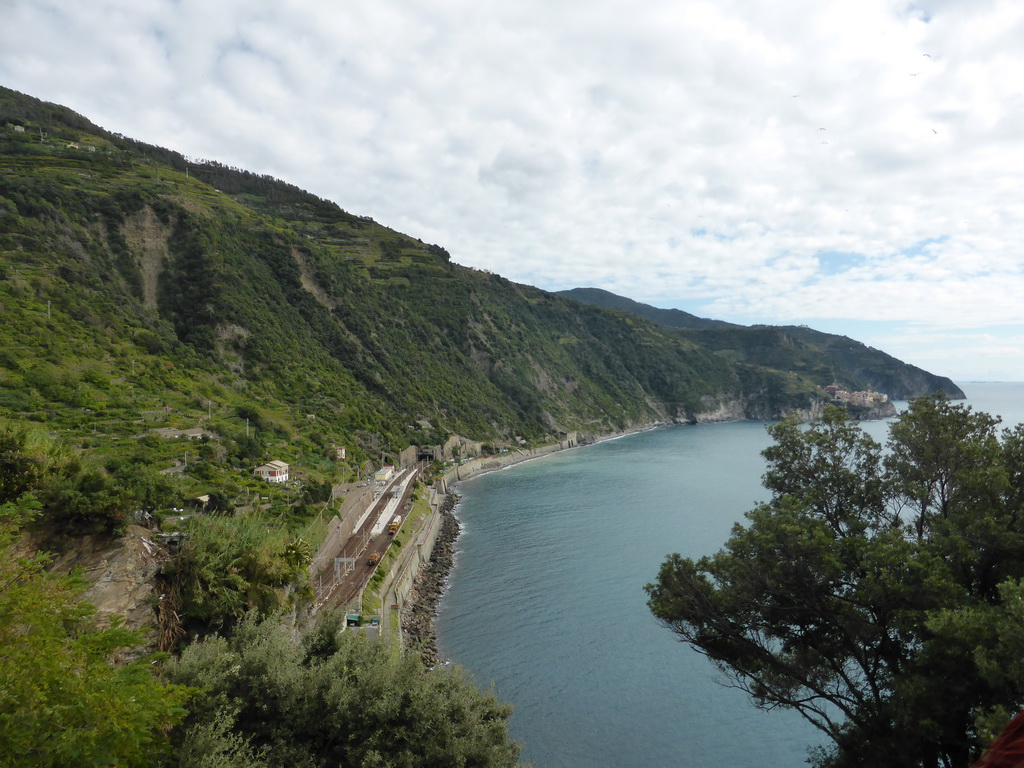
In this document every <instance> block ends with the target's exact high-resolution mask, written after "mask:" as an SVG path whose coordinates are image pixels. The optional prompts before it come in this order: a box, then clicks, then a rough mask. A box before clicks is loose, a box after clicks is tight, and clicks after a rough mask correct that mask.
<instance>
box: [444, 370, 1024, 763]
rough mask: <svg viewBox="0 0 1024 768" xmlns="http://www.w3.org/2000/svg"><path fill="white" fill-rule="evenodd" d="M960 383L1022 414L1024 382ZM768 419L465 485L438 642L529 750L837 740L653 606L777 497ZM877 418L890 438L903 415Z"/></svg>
mask: <svg viewBox="0 0 1024 768" xmlns="http://www.w3.org/2000/svg"><path fill="white" fill-rule="evenodd" d="M961 388H962V389H963V390H964V392H965V393H966V394H967V400H966V401H965V402H966V404H967V405H970V406H971V407H972V408H973V409H974V410H977V411H986V412H988V413H991V414H993V415H999V416H1001V417H1002V419H1003V425H1002V426H1012V425H1015V424H1018V423H1022V422H1024V384H1007V383H965V384H962V385H961ZM896 405H897V407H898V408H901V409H902V408H903V407H905V406H906V404H905V403H897V404H896ZM765 426H766V425H765V423H764V422H737V423H728V424H709V425H680V426H672V427H663V428H658V429H654V430H651V431H648V432H642V433H638V434H634V435H627V436H624V437H621V438H617V439H613V440H608V441H604V442H601V443H597V444H594V445H589V446H585V447H582V448H578V449H574V450H570V451H563V452H560V453H557V454H554V455H551V456H547V457H544V458H542V459H536V460H533V461H528V462H524V463H522V464H518V465H515V466H513V467H510V468H508V469H505V470H502V471H500V472H493V473H490V474H486V475H482V476H479V477H477V478H474V479H472V480H469V481H467V482H464V483H461V484H460V485H459V488H458V490H459V493H460V494H461V495H462V500H461V502H460V503H459V505H458V507H457V509H456V515H457V517H458V518H459V520H460V522H461V523H462V534H461V536H460V539H459V543H458V551H457V555H456V559H455V566H454V568H453V570H452V573H451V575H450V579H449V586H448V589H447V591H446V593H445V595H444V597H443V599H442V601H441V605H440V608H439V613H438V617H437V624H436V627H437V633H438V647H439V651H440V653H441V655H442V656H443V657H444V658H446V659H448V660H449V661H450V662H451V663H454V664H458V665H461V666H462V667H464V668H465V669H466V670H468V671H469V672H470V673H471V674H472V675H473V678H474V680H475V682H476V683H477V685H479V686H480V687H482V688H493V690H494V691H495V693H496V694H497V696H498V697H499V698H500V699H501V700H503V701H506V702H508V703H510V704H512V705H513V707H514V708H515V709H514V712H513V715H512V717H511V720H510V730H511V733H512V736H513V738H515V739H516V740H517V741H518V742H519V743H520V744H521V745H522V759H523V760H524V761H532V762H533V763H534V765H535V766H536V768H630V767H631V766H645V767H649V766H677V767H679V768H686V767H688V766H692V767H693V768H698V767H699V768H726V767H727V766H728V767H729V768H733V767H734V766H738V765H742V766H755V767H760V768H776V767H778V768H789V767H790V766H792V767H793V768H797V767H798V766H801V765H804V764H805V763H806V762H807V758H808V749H809V748H810V747H813V746H815V745H819V744H822V743H823V739H822V736H821V735H820V733H819V732H818V731H817V730H816V729H815V728H814V727H813V726H811V725H810V724H809V723H807V722H806V721H804V720H803V718H801V717H800V716H799V715H798V714H797V713H795V712H792V711H785V710H775V711H764V710H760V709H758V708H756V707H755V706H754V704H753V703H752V702H751V700H750V698H749V697H748V696H747V694H745V693H744V692H742V691H741V690H739V689H737V688H735V687H732V686H731V685H730V681H729V679H728V678H727V677H726V676H725V675H724V674H723V673H722V672H721V671H719V670H717V669H716V668H715V667H714V665H713V664H712V663H711V662H710V661H709V660H708V659H707V658H705V657H704V656H702V655H700V654H699V653H697V652H696V651H694V650H693V649H691V648H690V647H689V646H687V645H686V644H684V643H682V642H680V641H679V640H678V639H677V638H676V636H675V635H674V634H673V633H672V632H671V631H669V630H668V629H666V628H665V627H663V626H662V625H660V624H659V623H658V622H657V621H656V620H655V619H654V618H653V616H652V615H651V613H650V611H649V610H648V608H647V605H646V599H647V596H646V593H645V592H644V585H645V584H648V583H650V582H652V581H654V580H655V578H656V576H657V573H658V568H659V566H660V565H661V563H662V561H663V560H664V558H665V556H666V555H668V554H669V553H673V552H678V553H680V554H682V555H683V556H685V557H699V556H701V555H707V554H713V553H714V552H716V551H718V550H719V549H721V547H722V545H723V543H724V542H725V541H726V539H727V538H728V536H729V533H730V530H731V529H732V527H733V526H734V525H735V524H736V523H737V522H742V521H743V515H744V513H745V512H746V511H748V510H750V509H752V508H753V507H754V506H755V505H756V504H758V503H759V502H761V501H764V500H765V499H766V498H767V493H766V491H765V490H764V489H763V488H762V486H761V482H760V481H761V475H762V474H763V472H764V469H765V464H764V460H763V458H762V457H761V455H760V452H761V450H763V449H764V448H765V447H766V446H768V445H769V443H770V440H769V438H768V435H767V432H766V430H765ZM862 426H863V427H864V429H865V430H866V431H868V432H869V433H870V434H872V436H874V437H875V438H876V439H878V440H879V441H880V442H884V440H885V437H886V435H887V430H888V422H887V421H874V422H864V423H863V424H862Z"/></svg>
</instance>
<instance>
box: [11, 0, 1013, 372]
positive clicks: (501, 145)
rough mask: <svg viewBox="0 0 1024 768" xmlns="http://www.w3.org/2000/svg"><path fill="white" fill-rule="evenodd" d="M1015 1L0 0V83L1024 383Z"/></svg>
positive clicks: (232, 160)
mask: <svg viewBox="0 0 1024 768" xmlns="http://www.w3.org/2000/svg"><path fill="white" fill-rule="evenodd" d="M1022 40H1024V3H1021V2H1020V0H1008V1H1006V2H998V1H996V2H989V0H921V1H920V2H883V1H882V0H858V1H857V2H850V1H849V0H776V2H770V3H769V2H756V0H755V1H753V2H752V1H751V0H742V1H740V0H709V1H708V2H701V1H698V0H671V1H667V0H645V2H641V3H638V2H633V1H631V0H558V1H557V2H551V0H517V1H516V2H508V1H507V0H505V1H504V2H493V1H492V0H347V1H346V2H328V1H327V0H90V1H89V2H83V0H0V84H3V85H5V86H7V87H10V88H14V89H16V90H19V91H22V92H24V93H28V94H30V95H33V96H37V97H39V98H42V99H45V100H47V101H53V102H57V103H60V104H64V105H66V106H69V107H71V108H72V109H74V110H76V111H78V112H81V113H83V114H84V115H86V116H87V117H89V118H90V119H92V120H93V121H94V122H96V123H98V124H100V125H102V126H103V127H105V128H107V129H109V130H112V131H116V132H119V133H123V134H125V135H128V136H131V137H133V138H138V139H141V140H144V141H147V142H151V143H155V144H159V145H162V146H165V147H169V148H172V149H176V150H178V151H181V152H183V153H185V154H186V155H188V156H190V157H193V158H209V159H215V160H218V161H220V162H224V163H227V164H230V165H235V166H239V167H243V168H246V169H249V170H252V171H256V172H259V173H269V174H272V175H274V176H277V177H279V178H282V179H284V180H286V181H289V182H292V183H294V184H297V185H298V186H300V187H303V188H305V189H308V190H310V191H312V192H314V193H316V194H318V195H320V196H322V197H326V198H329V199H331V200H334V201H335V202H337V203H338V204H339V205H341V206H342V207H343V208H344V209H346V210H348V211H350V212H352V213H356V214H360V215H366V216H371V217H373V218H374V219H376V220H377V221H379V222H381V223H382V224H385V225H387V226H390V227H393V228H395V229H397V230H399V231H402V232H404V233H406V234H409V235H412V236H414V237H418V238H420V239H422V240H424V241H425V242H431V243H438V244H441V245H443V246H445V247H446V248H447V249H448V250H449V251H450V252H451V254H452V257H453V259H454V260H455V261H457V262H459V263H461V264H465V265H468V266H473V267H478V268H481V269H490V270H493V271H495V272H498V273H500V274H502V275H504V276H506V277H508V278H510V279H512V280H515V281H518V282H523V283H529V284H532V285H536V286H539V287H541V288H545V289H548V290H559V289H563V288H572V287H577V286H596V287H600V288H605V289H607V290H610V291H613V292H615V293H619V294H622V295H625V296H629V297H631V298H634V299H637V300H639V301H644V302H647V303H650V304H654V305H656V306H660V307H677V308H680V309H685V310H687V311H690V312H693V313H695V314H698V315H701V316H706V317H715V318H720V319H725V320H730V321H732V322H738V323H744V324H750V323H773V324H781V323H806V324H808V325H811V326H812V327H815V328H819V329H821V330H825V331H830V332H835V333H843V334H846V335H850V336H853V337H854V338H857V339H860V340H861V341H864V342H865V343H867V344H870V345H872V346H875V347H878V348H880V349H883V350H885V351H887V352H890V353H891V354H894V355H896V356H897V357H900V358H901V359H904V360H906V361H908V362H911V363H914V364H916V365H920V366H922V367H924V368H927V369H928V370H931V371H933V372H935V373H940V374H944V375H949V376H952V377H953V378H954V379H956V380H957V381H960V382H965V381H970V380H1004V381H1024V300H1022V297H1024V183H1022V182H1024V46H1022V45H1021V41H1022Z"/></svg>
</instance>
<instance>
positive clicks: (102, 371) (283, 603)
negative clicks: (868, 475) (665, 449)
mask: <svg viewBox="0 0 1024 768" xmlns="http://www.w3.org/2000/svg"><path fill="white" fill-rule="evenodd" d="M0 313H2V316H3V319H4V322H3V323H2V324H0V505H2V507H0V571H2V573H0V641H2V644H3V646H4V649H5V651H4V654H3V655H2V657H0V753H2V754H4V755H5V759H7V760H8V761H9V762H11V764H12V765H30V764H31V765H36V764H38V765H66V764H76V765H145V764H152V763H153V762H154V761H155V760H156V759H158V758H159V759H165V760H166V762H167V764H168V765H180V766H211V765H218V766H221V765H223V766H232V765H235V766H245V765H255V764H259V765H274V766H276V765H282V766H284V765H289V766H292V765H294V766H320V765H353V766H354V765H359V766H376V765H410V766H411V765H437V766H442V765H443V766H449V765H453V766H458V765H467V766H468V765H475V766H492V765H494V766H504V765H513V764H514V763H515V759H516V754H517V750H516V748H515V745H514V744H512V743H511V742H509V740H508V736H507V732H506V720H507V717H508V711H507V708H505V707H503V706H501V705H500V704H498V703H497V702H496V701H495V700H494V699H493V697H492V696H491V695H490V694H483V693H481V692H479V691H477V690H476V689H475V688H473V687H472V685H471V684H470V683H469V682H468V681H467V680H465V679H464V678H463V677H462V676H461V674H460V673H458V672H453V671H447V672H444V671H430V672H427V671H424V670H423V669H422V668H421V667H419V666H418V663H417V662H416V661H415V660H414V659H410V658H404V657H398V656H391V655H390V653H389V650H388V649H387V648H386V647H385V646H369V645H366V644H362V643H359V642H358V640H357V639H355V638H353V637H351V636H349V637H341V638H339V637H338V635H337V633H336V632H335V631H334V630H333V629H332V628H331V625H330V624H329V623H327V624H322V625H320V626H319V627H317V626H313V627H312V628H306V629H303V628H302V626H301V625H302V624H303V618H302V617H303V616H304V615H305V613H304V608H305V607H306V605H307V603H308V597H309V585H308V584H306V583H305V579H306V576H305V573H306V565H307V564H308V562H309V557H310V554H311V548H312V547H313V546H315V544H316V542H317V531H319V530H322V526H323V524H324V519H323V515H322V514H321V512H322V509H323V508H324V506H325V505H326V504H327V503H329V501H330V500H331V499H332V498H333V497H334V490H335V489H336V487H337V486H339V485H340V484H342V483H345V482H347V481H353V480H358V479H361V478H362V477H365V476H366V473H367V472H368V471H370V470H372V469H373V468H374V467H376V466H379V465H380V464H383V463H390V462H395V461H396V460H397V458H398V456H399V454H400V453H402V452H403V451H405V452H406V453H405V454H404V455H406V456H408V455H409V449H410V448H411V447H412V446H420V447H423V448H428V447H438V446H443V445H445V444H446V443H450V442H451V441H452V440H455V439H456V437H457V436H461V437H464V438H468V439H470V440H472V441H476V442H478V443H484V444H486V445H487V448H488V449H489V450H501V449H508V448H510V447H512V448H514V447H517V446H520V445H522V444H524V443H531V442H544V441H548V440H551V439H552V438H555V437H561V436H564V434H565V433H567V432H579V433H582V434H583V435H584V436H585V435H590V434H597V433H605V432H610V431H614V430H621V429H626V428H629V427H632V426H637V425H647V424H650V423H653V422H657V421H668V420H681V421H689V420H694V419H698V418H700V417H701V416H702V415H704V414H709V413H713V412H716V411H719V410H723V409H725V410H727V409H726V406H728V408H731V410H729V411H728V412H729V414H730V415H732V416H749V417H758V418H775V417H778V416H780V415H783V414H785V413H789V412H792V411H794V410H798V409H806V408H808V407H810V406H812V405H815V404H817V403H818V402H819V401H820V399H821V394H822V393H821V384H822V383H823V382H825V381H826V379H827V376H825V374H824V373H823V372H822V371H821V370H819V367H816V366H819V362H820V357H819V356H816V353H813V351H812V352H808V353H807V355H803V354H802V353H801V354H800V355H793V354H790V353H787V352H786V351H785V349H786V348H789V347H792V344H790V343H789V341H785V342H784V343H783V344H782V346H781V347H777V348H775V347H771V344H772V343H774V342H772V341H771V340H770V339H769V340H766V341H765V342H764V349H763V350H761V351H760V352H759V353H758V354H757V355H753V354H750V353H749V350H747V351H746V352H744V353H743V354H738V353H737V352H736V350H735V349H733V348H731V347H728V348H727V347H726V346H723V345H718V346H715V345H714V344H708V343H706V341H704V340H702V339H700V338H698V337H696V336H691V337H686V336H685V335H683V334H681V333H680V332H679V331H678V330H676V329H672V328H666V327H664V326H663V325H659V324H657V323H654V322H651V321H650V320H647V319H644V318H642V317H639V316H637V315H636V314H624V313H622V312H615V311H608V310H606V309H602V308H598V307H592V306H584V305H582V304H579V303H578V302H575V301H571V300H569V299H567V298H563V297H560V296H556V295H553V294H550V293H546V292H544V291H540V290H538V289H535V288H531V287H529V286H523V285H517V284H514V283H512V282H510V281H508V280H505V279H503V278H501V277H499V276H497V275H492V274H489V273H484V272H479V271H476V270H471V269H467V268H464V267H460V266H458V265H457V264H454V263H452V261H451V258H450V256H449V254H448V253H447V252H446V251H445V249H444V248H443V247H441V246H438V245H429V244H425V243H422V242H420V241H419V240H416V239H414V238H412V237H409V236H406V235H403V234H400V233H397V232H394V231H392V230H389V229H387V228H385V227H382V226H380V225H378V224H377V223H376V222H374V221H372V220H370V219H367V218H365V217H360V216H356V215H353V214H350V213H347V212H345V211H343V210H341V209H340V208H339V207H338V206H337V205H335V204H334V203H331V202H329V201H326V200H323V199H320V198H318V197H316V196H315V195H312V194H310V193H308V192H305V191H303V190H300V189H298V188H296V187H294V186H292V185H290V184H287V183H284V182H281V181H278V180H276V179H273V178H270V177H266V176H259V175H256V174H252V173H249V172H247V171H244V170H240V169H234V168H229V167H226V166H223V165H221V164H218V163H216V162H211V161H193V160H189V159H187V158H185V157H183V156H182V155H180V154H179V153H177V152H174V151H172V150H169V149H164V148H160V147H153V146H149V145H145V144H142V143H140V142H137V141H134V140H132V139H129V138H126V137H124V136H120V135H118V134H115V133H111V132H109V131H107V130H104V129H102V128H100V127H98V126H96V125H94V124H92V123H91V122H89V121H88V120H87V119H86V118H84V117H82V116H80V115H76V114H74V113H72V112H70V111H69V110H66V109H64V108H62V107H59V106H56V105H52V104H46V103H44V102H41V101H38V100H36V99H32V98H30V97H27V96H24V95H22V94H18V93H16V92H14V91H10V90H7V89H3V88H0ZM726 330H729V329H728V328H727V329H726ZM786 338H787V339H790V338H791V336H787V337H786ZM872 360H875V361H877V358H872ZM862 367H863V366H862ZM840 370H841V366H839V365H838V364H835V365H834V366H833V373H835V372H836V371H840ZM836 375H837V376H838V374H836ZM840 378H841V377H840ZM849 381H850V382H855V381H856V378H855V377H850V378H849ZM827 383H831V380H829V381H828V382H827ZM842 383H846V381H845V380H844V381H843V382H842ZM920 387H921V388H922V390H921V392H923V391H930V387H931V385H930V383H928V382H925V383H922V384H920ZM921 392H917V393H916V394H920V393H921ZM412 453H413V454H415V451H413V452H412ZM271 458H275V459H282V460H284V461H287V462H288V463H289V464H290V465H291V466H292V476H293V478H295V479H294V480H293V481H292V482H291V483H289V484H288V485H287V486H284V487H282V486H273V487H271V486H269V485H268V484H266V483H264V482H263V481H261V480H258V479H256V478H254V477H253V475H252V469H253V468H254V467H255V466H256V465H258V464H260V463H262V462H264V461H266V460H268V459H271ZM199 497H201V498H202V499H203V501H202V502H201V509H202V510H203V511H204V512H205V513H206V514H203V515H196V516H193V517H189V516H188V515H182V514H181V513H182V512H184V511H185V508H186V507H187V508H188V510H189V511H192V510H193V509H198V508H199V507H197V506H195V505H196V504H197V499H198V498H199ZM137 523H141V524H144V525H145V526H147V528H146V529H145V531H143V532H144V533H156V532H161V533H162V534H163V535H165V536H182V535H183V538H181V540H180V541H181V543H180V548H179V550H178V552H177V555H176V556H175V557H174V558H173V559H172V560H170V561H169V562H168V563H166V564H165V565H164V567H163V568H162V569H161V570H160V574H159V578H160V580H161V584H160V599H159V600H158V601H157V602H158V604H159V610H158V611H157V620H158V621H159V622H160V627H159V629H160V631H161V633H162V634H161V643H162V644H163V646H164V647H165V648H166V649H167V650H174V651H176V652H178V651H180V652H181V654H180V658H178V659H176V660H174V661H172V662H170V663H168V664H166V665H165V663H164V661H165V660H164V659H163V658H162V657H161V658H153V659H149V660H147V661H145V662H135V663H128V664H124V663H120V662H123V661H124V658H125V657H124V654H125V653H126V652H128V651H131V652H132V653H138V652H139V648H138V647H137V646H138V643H139V641H140V639H141V636H140V635H138V634H137V633H133V632H128V631H126V630H125V629H124V628H123V627H121V626H119V625H117V624H116V623H115V625H114V626H105V625H97V624H96V623H95V622H94V621H93V618H92V617H90V616H89V611H88V608H87V607H86V606H84V605H83V604H82V603H80V602H78V600H77V596H78V595H79V594H80V592H81V584H79V583H78V582H77V581H76V580H75V579H74V578H69V577H67V576H62V575H55V574H51V573H48V572H47V570H46V558H45V557H42V556H39V555H32V554H30V552H32V551H35V550H37V549H41V550H47V549H50V550H57V551H63V550H66V549H73V548H74V547H75V544H76V541H78V540H79V539H80V538H81V537H83V536H86V535H88V536H90V537H91V538H94V539H96V538H99V539H103V537H111V538H113V537H116V536H117V535H119V534H121V533H122V532H124V531H126V530H130V529H131V527H132V526H133V525H134V524H137ZM103 540H105V539H103ZM284 616H287V617H288V619H285V618H282V617H284ZM956 618H957V617H955V616H950V617H949V621H950V622H953V621H955V620H956ZM334 629H336V627H335V628H334ZM310 633H311V634H310ZM115 660H116V661H118V662H119V663H117V664H115V663H114V661H115ZM154 672H155V673H158V674H159V677H157V676H154V674H153V673H154ZM26 681H31V684H26ZM339 681H343V683H344V684H342V683H341V682H339ZM254 691H258V692H259V694H260V696H259V697H258V698H253V692H254ZM413 745H415V748H414V747H413ZM47 760H48V761H49V762H47Z"/></svg>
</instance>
